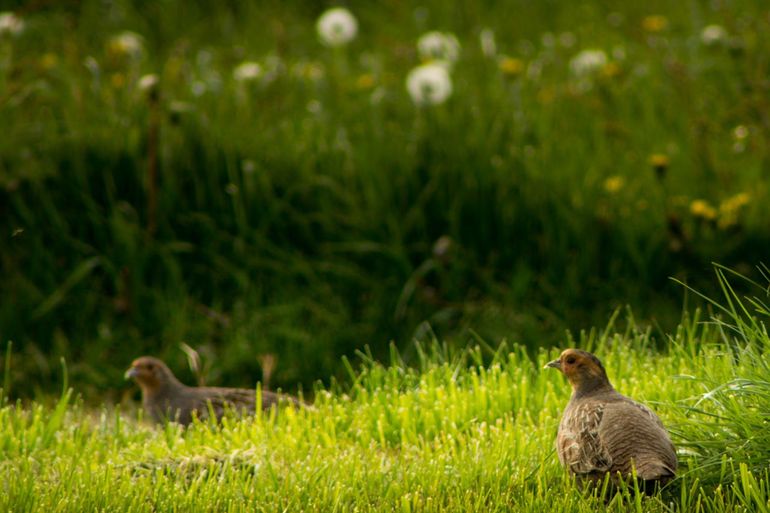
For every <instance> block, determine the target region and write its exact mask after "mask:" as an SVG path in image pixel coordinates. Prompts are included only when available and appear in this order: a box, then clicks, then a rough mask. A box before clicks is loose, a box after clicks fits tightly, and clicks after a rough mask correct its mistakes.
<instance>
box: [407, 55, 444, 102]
mask: <svg viewBox="0 0 770 513" xmlns="http://www.w3.org/2000/svg"><path fill="white" fill-rule="evenodd" d="M406 89H407V91H408V92H409V96H411V97H412V101H414V103H416V104H417V105H437V104H440V103H443V102H445V101H446V100H447V99H448V98H449V97H450V96H451V95H452V79H451V78H450V77H449V72H448V71H447V69H446V68H445V67H444V66H442V65H439V64H435V63H428V64H423V65H421V66H417V67H416V68H414V69H412V71H410V72H409V75H408V76H407V77H406Z"/></svg>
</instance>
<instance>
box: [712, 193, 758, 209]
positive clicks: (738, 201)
mask: <svg viewBox="0 0 770 513" xmlns="http://www.w3.org/2000/svg"><path fill="white" fill-rule="evenodd" d="M749 203H751V195H750V194H749V193H748V192H740V193H738V194H736V195H735V196H730V197H729V198H727V199H726V200H724V201H723V202H722V203H721V204H720V205H719V210H720V211H735V210H740V209H741V208H743V207H745V206H746V205H748V204H749Z"/></svg>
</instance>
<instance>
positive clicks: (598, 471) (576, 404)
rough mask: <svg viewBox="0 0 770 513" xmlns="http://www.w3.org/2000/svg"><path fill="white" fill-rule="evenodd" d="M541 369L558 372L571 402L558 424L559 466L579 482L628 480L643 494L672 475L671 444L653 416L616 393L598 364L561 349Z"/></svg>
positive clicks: (673, 454)
mask: <svg viewBox="0 0 770 513" xmlns="http://www.w3.org/2000/svg"><path fill="white" fill-rule="evenodd" d="M546 367H552V368H554V369H559V370H560V371H561V372H562V373H563V374H564V375H565V376H566V377H567V379H568V380H569V382H570V384H571V385H572V397H571V398H570V401H569V404H567V408H566V409H565V410H564V414H563V416H562V419H561V423H560V424H559V433H558V435H557V437H556V451H557V452H558V454H559V461H561V463H562V465H564V466H565V467H567V469H568V470H569V472H570V473H571V474H573V475H575V476H576V477H577V478H578V480H579V481H591V482H594V483H601V481H603V480H604V478H605V476H606V474H607V473H608V472H609V473H610V475H611V476H612V480H613V483H615V484H617V481H618V478H619V476H618V474H619V475H620V476H622V477H621V478H627V477H628V476H630V475H632V472H633V469H635V470H636V476H637V478H638V479H639V480H641V481H642V483H641V485H642V487H643V488H644V489H653V488H654V487H655V485H657V484H659V485H664V484H665V483H667V482H668V481H670V480H671V479H672V478H673V477H674V475H675V472H676V467H677V460H676V451H675V449H674V444H673V443H671V438H669V435H668V433H667V432H666V429H665V428H664V427H663V423H662V422H661V421H660V419H659V418H658V416H657V415H656V414H655V413H654V412H653V411H652V410H650V409H649V408H647V407H646V406H644V405H642V404H640V403H638V402H636V401H634V400H633V399H630V398H628V397H626V396H624V395H621V394H620V393H618V392H617V391H616V390H615V389H614V388H613V387H612V385H611V384H610V381H609V379H608V378H607V373H606V372H605V370H604V367H603V366H602V363H601V362H600V361H599V359H598V358H597V357H596V356H594V355H592V354H591V353H588V352H586V351H581V350H579V349H567V350H565V351H564V352H563V353H561V356H560V357H559V359H558V360H554V361H552V362H549V363H548V364H546Z"/></svg>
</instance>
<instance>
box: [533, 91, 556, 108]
mask: <svg viewBox="0 0 770 513" xmlns="http://www.w3.org/2000/svg"><path fill="white" fill-rule="evenodd" d="M555 99H556V91H555V90H554V89H553V88H552V87H543V88H541V89H540V90H539V91H538V92H537V101H538V102H540V103H542V104H544V105H547V104H549V103H552V102H553V101H554V100H555Z"/></svg>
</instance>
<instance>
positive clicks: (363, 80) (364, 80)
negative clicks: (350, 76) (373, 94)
mask: <svg viewBox="0 0 770 513" xmlns="http://www.w3.org/2000/svg"><path fill="white" fill-rule="evenodd" d="M374 83H375V82H374V75H372V74H371V73H364V74H363V75H360V76H359V77H358V78H357V79H356V87H357V88H358V89H371V88H372V87H374Z"/></svg>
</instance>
